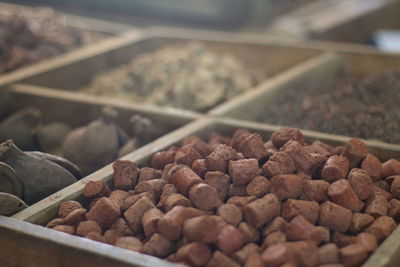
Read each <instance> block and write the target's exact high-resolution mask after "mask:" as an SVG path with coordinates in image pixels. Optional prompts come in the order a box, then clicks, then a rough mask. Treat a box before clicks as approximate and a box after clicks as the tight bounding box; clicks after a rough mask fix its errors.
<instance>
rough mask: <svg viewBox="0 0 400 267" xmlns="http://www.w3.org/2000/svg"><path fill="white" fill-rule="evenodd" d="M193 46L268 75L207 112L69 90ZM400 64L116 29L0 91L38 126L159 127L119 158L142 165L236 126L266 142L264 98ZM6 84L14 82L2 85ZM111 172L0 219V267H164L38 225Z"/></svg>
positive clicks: (397, 247)
mask: <svg viewBox="0 0 400 267" xmlns="http://www.w3.org/2000/svg"><path fill="white" fill-rule="evenodd" d="M193 40H195V41H200V42H203V43H205V44H206V45H207V46H208V47H210V48H211V49H212V50H214V51H218V52H230V53H233V54H234V55H236V56H237V57H238V58H239V59H240V60H242V61H243V62H244V64H245V66H246V67H249V68H260V69H262V70H264V71H265V72H266V73H267V75H266V79H265V80H264V81H263V82H261V83H260V84H259V85H258V86H256V87H255V88H254V89H253V90H250V91H248V92H246V93H243V94H241V95H239V96H237V97H235V98H232V99H230V100H228V101H226V102H225V103H223V104H221V105H219V106H217V107H215V108H214V109H211V110H210V111H209V112H208V113H207V114H199V113H196V112H191V111H186V110H179V109H174V108H165V107H158V106H155V105H149V104H143V103H134V102H129V101H125V100H123V101H121V100H119V99H113V98H109V97H98V96H94V95H88V94H81V93H77V92H76V91H74V89H77V88H78V87H80V86H82V84H84V83H86V82H87V81H88V80H89V79H90V78H91V77H92V76H93V74H94V73H96V72H98V71H100V70H103V69H104V68H105V67H112V66H117V65H120V64H123V63H124V62H127V61H128V60H130V59H131V58H128V57H127V56H126V55H128V54H129V55H132V57H134V56H136V55H139V54H141V53H143V52H147V51H152V50H154V49H156V48H158V47H161V46H163V45H167V44H172V43H177V42H188V41H193ZM399 63H400V57H399V56H396V55H391V54H384V53H379V52H376V51H374V50H372V49H370V48H367V47H364V46H357V45H354V46H353V45H336V44H333V43H325V42H310V41H307V42H302V41H294V40H290V41H289V40H288V41H284V40H281V39H279V38H278V39H274V38H271V37H266V36H260V35H255V34H228V33H216V32H208V31H188V30H186V31H185V30H176V29H170V30H168V29H166V28H154V29H153V30H146V31H145V32H144V31H141V32H138V31H131V32H126V33H121V34H119V35H118V36H115V37H112V38H109V39H107V40H104V41H102V42H99V43H98V44H96V45H93V46H90V47H86V48H82V49H78V50H76V51H74V52H71V53H68V54H66V55H61V56H59V57H57V58H55V59H51V60H46V61H44V62H42V63H38V64H35V65H34V66H31V67H27V69H28V68H30V69H31V70H30V71H27V72H26V73H25V74H24V75H26V76H24V75H20V74H17V72H15V73H11V74H10V75H16V76H18V77H19V78H18V79H15V80H13V79H9V80H7V81H6V82H5V83H3V84H1V81H2V80H1V79H0V87H1V85H3V87H2V88H1V89H0V90H9V92H10V93H11V96H12V97H13V98H14V99H15V100H16V101H15V103H16V106H15V108H16V109H19V108H23V107H26V106H28V105H29V106H34V107H37V108H39V109H40V110H42V112H43V114H44V115H45V118H44V120H45V121H52V120H60V121H62V122H65V123H67V124H69V125H70V126H73V127H77V126H81V125H84V124H86V123H88V122H89V121H91V120H93V119H95V118H97V117H98V114H99V111H100V109H101V107H103V106H111V107H114V108H115V109H117V111H118V112H119V114H120V119H119V121H118V123H119V124H120V125H121V127H122V128H125V129H126V128H127V127H128V125H127V121H128V118H129V117H130V116H131V115H133V114H140V115H143V116H146V117H149V118H150V119H152V120H154V122H155V124H156V125H158V126H159V127H160V129H161V131H160V135H159V136H157V137H158V138H157V139H155V140H153V141H152V142H151V143H148V144H146V145H144V146H142V147H141V148H139V149H138V150H136V151H134V152H132V153H130V154H128V155H126V156H124V157H123V159H127V160H131V161H134V162H137V163H139V164H140V165H141V166H147V165H148V164H149V159H150V158H151V156H152V155H153V154H154V153H156V152H158V151H161V150H164V149H166V148H168V147H169V146H171V145H174V144H178V143H179V142H180V141H181V140H182V139H183V138H185V137H187V136H190V135H199V136H200V137H203V138H205V137H207V136H208V134H209V133H211V132H213V131H217V132H220V133H222V134H227V135H228V134H232V133H233V132H234V131H235V130H236V129H238V128H246V129H249V130H252V131H256V132H258V133H260V134H261V135H263V136H264V138H269V136H270V134H271V133H272V132H274V131H276V130H277V129H279V128H280V127H279V126H276V125H269V124H265V123H260V122H256V121H254V120H257V119H258V118H259V116H261V115H262V112H263V107H264V106H265V105H268V101H273V98H274V96H275V95H276V94H278V93H279V92H281V91H283V90H288V89H290V88H293V87H294V86H295V85H296V84H298V83H301V82H302V81H304V79H306V78H308V77H313V76H318V75H320V76H321V77H324V75H327V77H329V76H330V75H335V74H336V73H338V72H345V71H349V72H350V73H353V74H355V75H356V76H364V75H368V74H371V73H376V72H378V71H382V70H384V69H386V68H396V67H397V66H399ZM21 71H23V70H21ZM3 81H4V80H3ZM16 81H18V83H15V82H16ZM9 83H14V84H13V85H9V86H5V85H7V84H9ZM66 110H68V111H70V112H66ZM303 133H304V135H305V137H306V140H308V141H313V140H321V141H324V142H326V143H329V144H332V145H338V144H342V143H344V142H346V141H347V140H348V139H349V138H350V137H345V136H339V135H332V134H326V133H321V132H315V131H306V130H303ZM366 144H367V145H368V147H369V150H370V151H371V152H372V153H373V154H375V155H377V156H378V157H380V158H381V160H386V159H389V158H398V159H400V146H399V145H392V144H387V143H383V142H379V141H371V140H367V141H366ZM112 173H113V169H112V167H111V164H110V165H107V166H105V167H104V168H101V169H99V170H98V171H96V172H94V173H92V174H91V175H89V176H87V177H85V178H84V179H82V180H80V181H78V182H76V183H74V184H72V185H70V186H68V187H66V188H64V189H63V190H60V191H58V192H57V193H55V194H53V195H51V196H49V197H47V198H45V199H43V200H41V201H39V202H37V203H35V204H33V205H32V206H30V207H29V208H27V209H25V210H22V211H21V212H18V213H17V214H15V215H14V216H12V218H6V217H1V216H0V243H2V244H7V245H6V246H4V248H3V249H2V250H1V252H0V256H2V257H0V265H5V266H7V265H15V266H32V265H33V266H54V265H60V266H73V265H75V266H76V265H84V264H86V265H96V266H110V265H112V264H113V265H118V266H155V265H160V266H172V265H173V264H171V263H169V262H167V261H163V260H160V259H157V258H154V257H151V256H147V255H143V254H139V253H135V252H131V251H127V250H124V249H120V248H117V247H114V246H109V245H107V244H103V243H99V242H96V241H92V240H87V239H83V238H80V237H76V236H71V235H67V234H64V233H60V232H57V231H53V230H51V229H47V228H44V227H42V226H39V225H43V224H45V223H47V222H48V221H49V220H50V219H52V218H54V217H55V215H56V212H57V208H58V206H59V204H60V203H61V202H63V201H65V200H70V199H76V200H79V201H83V197H82V189H83V187H84V185H85V184H86V183H87V182H88V181H90V180H93V181H104V182H106V183H108V184H109V185H111V184H112ZM36 224H38V225H36ZM399 237H400V228H397V229H396V230H395V231H394V232H393V233H392V235H391V236H390V237H389V238H387V239H386V240H385V242H384V243H382V245H381V246H380V248H379V249H378V250H376V252H375V253H374V254H373V255H372V256H371V257H370V258H369V260H368V262H367V263H365V265H364V266H367V267H372V266H384V267H389V266H396V263H397V262H398V261H400V244H398V242H397V240H398V239H399ZM43 251H46V253H43ZM21 255H22V256H21ZM66 259H67V260H66Z"/></svg>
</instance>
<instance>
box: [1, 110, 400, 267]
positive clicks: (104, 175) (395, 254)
mask: <svg viewBox="0 0 400 267" xmlns="http://www.w3.org/2000/svg"><path fill="white" fill-rule="evenodd" d="M238 128H247V129H250V130H252V131H256V132H258V133H260V134H261V135H263V136H264V137H265V138H268V137H269V136H270V134H271V133H272V132H274V131H275V130H276V129H277V126H271V125H266V124H260V123H255V122H243V121H236V120H232V119H223V118H220V119H218V118H206V117H203V118H200V119H198V120H196V121H194V122H192V123H190V124H187V125H186V126H184V127H182V128H180V129H178V130H176V131H174V132H171V133H169V134H167V135H165V136H163V137H162V138H160V139H157V140H156V141H154V142H153V143H151V144H149V145H147V146H144V147H142V148H140V149H139V150H137V151H135V152H133V153H131V154H129V155H127V156H125V157H124V159H127V160H132V161H135V162H137V163H140V165H142V166H147V165H148V164H149V159H150V157H151V155H152V154H154V153H155V152H157V151H160V150H163V149H166V148H167V147H169V146H171V145H174V144H178V143H179V142H180V141H181V140H182V139H183V138H184V137H187V136H189V135H198V136H201V137H203V138H206V137H207V136H208V134H210V133H211V132H213V131H217V132H220V133H222V134H229V135H231V134H232V133H233V132H234V131H235V130H236V129H238ZM304 135H305V137H306V140H308V141H310V142H311V141H313V140H322V141H324V142H327V143H330V144H334V145H337V144H338V143H341V142H344V141H346V140H347V138H343V137H340V136H328V135H323V134H320V133H317V132H312V131H306V132H304ZM370 145H371V144H368V146H369V148H370V149H371V151H373V153H376V155H377V156H379V157H381V159H382V160H385V159H388V158H387V157H388V155H390V156H392V155H394V154H396V155H397V156H398V157H399V156H400V149H398V150H392V151H390V152H389V154H387V153H385V148H377V147H375V146H374V144H372V146H370ZM112 173H113V170H112V167H111V165H108V166H106V167H104V168H102V169H101V170H99V171H97V172H95V173H93V174H92V175H90V176H88V177H86V178H84V179H82V180H81V181H79V182H77V183H75V184H73V185H71V186H69V187H67V188H64V189H63V190H61V191H59V192H57V193H56V194H53V195H51V196H49V197H48V198H46V199H43V200H42V201H40V202H38V203H36V204H34V205H32V206H31V207H29V208H27V209H25V210H23V211H21V212H19V213H17V214H15V215H14V216H12V218H13V219H17V221H10V220H11V219H5V218H4V217H0V233H1V232H3V231H4V232H5V233H7V234H6V235H3V234H0V242H9V240H10V238H11V237H10V236H13V235H15V232H16V231H18V230H19V231H21V229H24V230H23V238H24V240H25V239H29V240H30V241H29V242H32V244H36V243H47V244H49V245H50V244H51V245H53V243H55V242H56V244H55V245H56V246H55V247H54V248H53V249H54V251H55V253H61V252H59V250H61V249H62V247H65V246H67V247H71V248H72V250H71V251H75V250H76V249H78V252H77V253H79V256H80V257H82V258H83V259H87V258H88V257H90V255H93V254H96V255H98V254H101V255H102V257H105V258H106V259H107V260H110V261H111V260H114V264H116V263H118V264H119V263H121V257H120V255H121V253H122V252H121V249H119V248H116V247H111V246H108V245H104V244H102V243H99V242H96V241H91V240H85V241H82V239H81V238H79V237H72V236H70V235H67V234H64V233H56V232H55V231H53V230H51V229H47V228H43V227H40V226H32V225H28V224H26V222H31V223H34V224H45V223H46V222H48V221H49V220H51V219H52V218H54V216H55V214H56V212H57V208H58V206H59V204H60V203H61V202H63V201H65V200H69V199H77V200H81V199H82V189H83V187H84V185H85V183H87V182H88V181H89V180H96V181H100V180H101V181H104V182H110V181H111V180H112ZM20 220H22V221H26V222H21V221H20ZM43 236H45V237H46V238H43ZM399 237H400V227H398V228H397V229H396V230H395V231H394V232H393V233H392V235H391V236H390V237H389V238H388V239H386V240H385V242H384V243H383V244H382V245H381V246H380V247H379V248H378V250H377V251H376V252H375V253H374V254H373V255H372V256H371V257H370V258H369V260H368V262H367V263H365V265H364V266H367V267H373V266H374V267H375V266H382V267H383V266H385V267H388V266H396V263H397V261H398V260H400V244H399V243H398V242H397V240H398V238H399ZM56 240H57V241H56ZM105 248H107V253H103V251H104V249H105ZM40 249H42V248H41V247H36V246H32V247H31V249H30V252H31V253H32V254H34V255H35V257H34V258H33V259H32V260H33V262H32V263H38V264H40V263H42V262H44V261H45V260H46V258H47V257H48V254H47V253H46V255H43V254H41V253H40ZM9 250H10V248H9V246H6V247H5V248H4V251H3V252H2V253H7V251H9ZM70 253H72V252H70ZM125 253H128V254H129V252H127V251H125ZM10 254H11V253H7V255H9V257H11V256H14V257H17V256H16V255H15V254H14V255H13V254H11V256H10ZM68 254H69V253H68ZM128 254H127V255H128ZM126 259H129V264H132V266H136V265H140V264H142V263H143V262H144V261H143V259H145V260H146V261H147V262H150V261H151V260H155V259H154V258H153V257H151V256H146V255H138V254H137V253H131V255H130V256H129V257H126ZM72 264H73V263H72ZM72 264H71V265H72ZM164 264H165V266H168V264H169V263H167V262H163V263H162V266H164ZM66 266H70V265H69V264H66Z"/></svg>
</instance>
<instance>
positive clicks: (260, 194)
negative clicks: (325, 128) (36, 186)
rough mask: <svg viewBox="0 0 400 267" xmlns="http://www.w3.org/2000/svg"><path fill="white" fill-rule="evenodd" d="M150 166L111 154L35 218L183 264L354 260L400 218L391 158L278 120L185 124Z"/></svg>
mask: <svg viewBox="0 0 400 267" xmlns="http://www.w3.org/2000/svg"><path fill="white" fill-rule="evenodd" d="M151 166H152V167H151V168H150V167H143V168H139V167H138V165H137V164H136V163H133V162H130V161H125V160H117V161H115V162H114V163H113V168H114V175H113V184H114V185H113V187H114V190H113V191H111V190H110V188H109V187H108V186H107V185H106V184H105V183H104V182H101V181H96V182H94V181H90V182H88V183H87V184H86V185H85V187H84V189H83V195H84V196H85V197H86V199H87V200H88V203H89V204H88V205H87V206H85V207H84V206H83V205H82V204H80V203H78V202H76V201H73V200H70V201H66V202H64V203H62V204H61V205H60V206H59V210H58V215H59V218H56V219H53V220H52V221H50V222H49V223H48V224H47V227H49V228H52V229H54V230H58V231H61V232H65V233H70V234H75V235H78V236H82V237H86V238H89V239H92V240H96V241H100V242H104V243H108V244H112V245H115V246H118V247H121V248H125V249H130V250H133V251H138V252H142V253H145V254H149V255H152V256H156V257H160V258H163V259H166V260H168V261H172V262H179V263H184V264H187V265H190V266H209V267H213V266H247V267H250V266H265V267H267V266H268V267H278V266H284V267H293V266H300V267H302V266H304V267H314V266H324V267H328V266H335V267H343V266H346V267H347V266H361V265H362V264H363V263H364V262H365V261H366V260H367V259H368V257H369V255H371V254H372V253H373V252H374V250H375V249H376V248H377V246H378V245H379V244H380V243H381V242H383V241H384V240H385V239H386V237H388V236H389V235H390V234H391V233H392V231H393V230H394V229H395V228H396V226H397V223H398V222H399V220H400V200H399V199H400V162H399V161H397V160H394V159H391V160H388V161H386V162H384V163H381V161H380V160H379V159H378V158H376V157H375V156H373V155H371V154H369V153H368V149H367V147H366V145H365V144H364V143H363V142H362V141H360V140H359V139H350V140H349V141H348V142H347V143H346V144H344V145H343V146H338V147H332V146H330V145H328V144H325V143H323V142H319V141H316V142H313V143H311V144H309V143H306V142H305V140H304V137H303V135H302V133H301V132H300V131H299V130H297V129H292V128H283V129H281V130H279V131H277V132H275V133H273V134H272V135H271V137H270V140H269V141H268V142H266V143H265V140H263V137H262V136H261V135H259V134H257V133H252V132H250V131H248V130H244V129H240V130H237V131H236V132H235V133H234V135H233V137H232V138H228V137H225V136H221V135H219V134H217V133H213V134H212V135H211V136H210V138H209V142H205V141H203V140H202V139H200V138H199V137H196V136H191V137H187V138H185V139H184V140H183V141H182V145H181V147H171V148H170V149H168V150H167V151H163V152H158V153H156V154H154V155H153V157H152V160H151Z"/></svg>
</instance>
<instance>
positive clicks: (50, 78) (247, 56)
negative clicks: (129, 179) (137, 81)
mask: <svg viewBox="0 0 400 267" xmlns="http://www.w3.org/2000/svg"><path fill="white" fill-rule="evenodd" d="M257 37H260V36H257ZM255 40H257V39H256V38H255V36H253V37H252V38H246V36H245V35H241V34H227V33H218V32H214V33H211V35H210V33H209V32H203V31H193V32H191V33H190V31H185V30H178V29H167V28H164V29H162V28H161V29H158V30H152V31H151V30H149V31H148V32H146V33H143V32H142V33H136V32H134V33H127V34H125V35H123V36H119V37H116V38H115V39H114V40H112V41H111V42H110V43H109V45H108V46H106V45H105V44H104V43H102V44H99V46H98V47H93V49H91V50H87V51H86V53H81V54H80V55H79V56H76V57H74V58H71V57H70V58H69V59H68V60H67V59H66V58H65V57H64V58H63V57H60V58H59V61H58V63H56V62H54V65H53V67H52V68H48V69H47V70H46V71H42V72H41V73H40V74H38V75H33V76H31V77H29V78H27V79H23V80H22V81H21V82H23V83H26V84H31V85H38V86H45V87H49V88H55V89H63V90H71V91H75V92H76V90H77V89H79V88H81V87H84V86H85V85H87V84H88V82H89V81H91V80H92V79H93V77H94V75H95V74H97V73H99V72H100V71H105V70H109V69H112V68H115V67H118V66H120V65H122V64H124V63H127V62H129V61H130V60H132V59H133V58H135V57H136V56H138V55H140V54H143V53H147V52H151V51H154V50H156V49H158V48H161V47H164V46H166V45H171V44H178V43H179V44H185V43H188V42H192V41H196V42H200V43H203V44H205V46H206V47H208V48H210V50H212V51H214V52H216V53H229V54H232V55H234V56H235V57H236V58H238V60H239V61H241V62H242V63H243V65H244V66H245V67H246V68H248V69H250V70H257V71H260V72H262V73H263V76H264V78H265V79H266V80H268V79H270V78H271V77H273V76H274V75H276V74H277V73H279V72H282V71H284V70H285V69H287V68H289V67H290V66H292V65H295V64H297V63H299V62H302V61H304V60H306V59H309V58H311V57H313V56H316V55H317V54H319V53H320V51H319V50H317V49H313V48H307V47H291V46H289V45H285V44H274V43H270V44H268V43H265V42H259V41H255ZM104 75H106V74H104ZM250 91H251V90H250ZM79 94H80V95H83V94H84V93H79Z"/></svg>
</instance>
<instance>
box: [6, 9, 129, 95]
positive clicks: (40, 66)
mask: <svg viewBox="0 0 400 267" xmlns="http://www.w3.org/2000/svg"><path fill="white" fill-rule="evenodd" d="M9 7H11V8H29V7H26V6H21V5H15V4H9V3H4V2H0V9H1V8H9ZM60 14H62V15H63V16H64V21H65V24H66V25H67V26H71V27H73V28H78V29H82V30H85V31H90V32H98V33H103V34H104V35H105V38H103V39H102V40H101V41H100V42H104V41H105V40H107V39H108V38H110V37H112V36H115V35H119V34H122V33H123V32H125V31H128V30H131V31H132V29H133V27H130V26H127V25H124V24H119V23H113V22H109V21H102V20H98V19H91V18H86V17H80V16H76V15H69V14H65V13H60ZM96 45H97V44H96V43H91V44H87V45H85V46H82V47H78V48H76V49H72V50H70V51H68V52H66V53H64V54H60V55H58V56H56V57H52V58H45V59H42V60H39V61H37V62H35V63H32V64H29V65H25V66H23V67H20V68H18V69H16V70H14V71H11V72H5V73H2V74H0V87H2V86H4V85H7V84H11V83H13V82H17V81H19V80H22V79H24V78H27V77H29V76H31V75H35V74H38V73H41V72H42V71H45V70H46V69H48V67H50V66H53V65H52V64H53V63H52V62H54V59H56V58H58V57H60V56H62V57H68V56H70V55H71V54H72V55H73V54H74V53H75V51H80V50H82V49H83V50H85V49H86V48H89V47H92V46H96Z"/></svg>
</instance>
